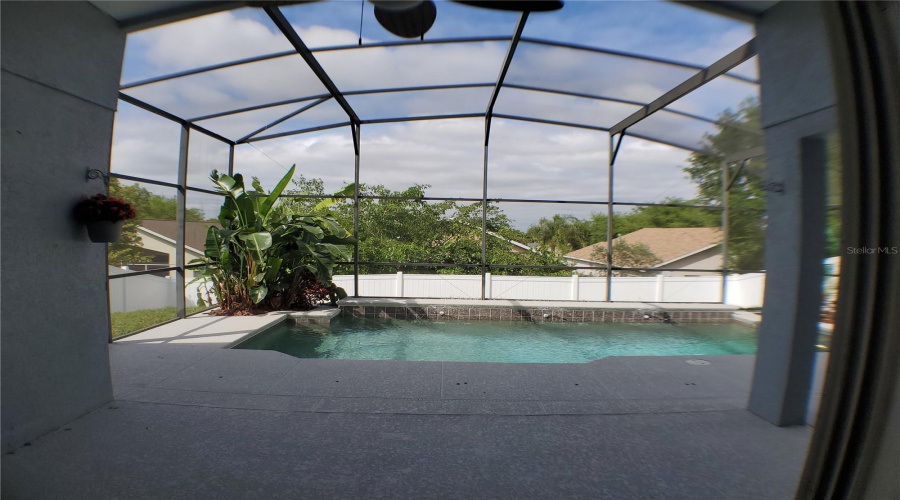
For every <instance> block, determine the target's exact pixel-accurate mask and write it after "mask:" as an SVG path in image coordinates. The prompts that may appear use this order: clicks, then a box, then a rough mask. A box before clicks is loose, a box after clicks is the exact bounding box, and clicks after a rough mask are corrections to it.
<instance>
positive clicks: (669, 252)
mask: <svg viewBox="0 0 900 500" xmlns="http://www.w3.org/2000/svg"><path fill="white" fill-rule="evenodd" d="M619 241H624V242H626V243H629V244H632V245H633V244H638V243H640V244H643V245H646V246H647V248H649V249H650V251H651V252H653V254H654V255H656V256H657V257H658V258H659V259H660V260H661V261H662V264H668V263H670V262H672V261H674V260H678V259H679V258H682V257H687V256H688V255H691V254H695V253H697V252H698V251H700V250H705V249H707V248H710V247H713V246H715V245H718V244H719V243H721V242H722V231H721V230H720V229H719V228H716V227H645V228H643V229H638V230H637V231H635V232H633V233H628V234H626V235H623V236H620V237H618V238H616V239H614V240H613V246H615V245H616V243H617V242H619ZM605 249H606V242H605V241H603V242H600V243H594V244H593V245H589V246H586V247H584V248H579V249H578V250H575V251H573V252H569V253H567V254H566V255H565V256H566V257H567V258H570V259H577V260H584V261H593V262H596V259H594V258H592V257H591V254H593V253H594V251H595V250H598V251H601V252H602V251H604V250H605Z"/></svg>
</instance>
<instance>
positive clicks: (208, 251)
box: [203, 226, 228, 260]
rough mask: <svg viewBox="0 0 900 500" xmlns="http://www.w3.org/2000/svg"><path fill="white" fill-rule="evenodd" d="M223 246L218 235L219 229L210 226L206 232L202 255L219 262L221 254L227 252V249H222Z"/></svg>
mask: <svg viewBox="0 0 900 500" xmlns="http://www.w3.org/2000/svg"><path fill="white" fill-rule="evenodd" d="M223 246H224V242H223V240H222V237H221V236H220V235H219V228H217V227H213V226H210V228H209V229H207V230H206V246H205V247H204V252H203V254H204V255H206V256H207V257H208V258H210V259H216V260H221V259H222V253H223V252H227V251H228V250H227V249H223V248H222V247H223Z"/></svg>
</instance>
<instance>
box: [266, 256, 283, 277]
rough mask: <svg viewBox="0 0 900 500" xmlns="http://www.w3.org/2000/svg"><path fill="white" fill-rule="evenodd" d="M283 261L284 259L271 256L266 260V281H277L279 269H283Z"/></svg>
mask: <svg viewBox="0 0 900 500" xmlns="http://www.w3.org/2000/svg"><path fill="white" fill-rule="evenodd" d="M282 262H284V261H283V260H282V259H280V258H278V257H269V260H267V261H266V275H265V281H266V283H272V282H274V281H275V278H276V277H277V276H278V271H280V270H281V263H282Z"/></svg>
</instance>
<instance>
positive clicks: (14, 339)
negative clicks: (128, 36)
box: [0, 2, 125, 450]
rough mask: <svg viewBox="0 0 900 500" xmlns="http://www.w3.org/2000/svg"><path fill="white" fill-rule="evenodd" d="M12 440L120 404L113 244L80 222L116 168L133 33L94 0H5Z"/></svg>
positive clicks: (7, 359)
mask: <svg viewBox="0 0 900 500" xmlns="http://www.w3.org/2000/svg"><path fill="white" fill-rule="evenodd" d="M0 14H2V15H0V19H2V30H0V31H2V58H0V60H2V64H0V67H2V77H0V79H2V83H0V85H2V123H3V135H2V142H3V148H2V165H3V168H2V181H0V193H2V214H3V226H2V254H3V259H2V278H3V279H2V296H3V301H2V316H3V328H2V346H3V347H2V440H3V449H4V450H8V449H11V448H15V447H17V446H20V445H21V444H23V443H24V442H26V441H28V440H30V439H33V438H35V437H37V436H39V435H41V434H44V433H46V432H49V431H51V430H53V429H55V428H58V427H59V426H61V425H63V424H65V423H66V422H68V421H70V420H72V419H73V418H76V417H78V416H79V415H82V414H84V413H86V412H89V411H91V410H93V409H95V408H97V407H98V406H100V405H102V404H104V403H105V402H107V401H109V400H110V399H111V398H112V389H111V385H110V375H109V359H108V355H107V338H108V335H109V325H108V322H107V303H106V280H105V275H106V257H105V246H104V245H101V244H95V243H90V242H89V241H88V238H87V234H86V232H85V229H84V228H83V227H82V226H80V225H79V224H77V223H75V222H74V221H73V220H72V217H71V211H72V207H73V205H74V204H75V203H76V202H77V201H78V200H79V199H80V198H82V197H84V196H86V195H90V194H93V193H97V192H101V191H102V190H103V185H102V183H101V182H100V181H97V180H94V181H91V182H86V181H85V170H86V167H93V168H99V169H102V170H106V169H108V166H109V155H110V138H111V135H112V123H113V116H114V111H115V107H116V99H117V94H116V92H117V87H118V81H119V73H120V70H121V61H122V53H123V50H124V45H125V35H124V34H123V33H122V32H121V31H120V30H119V29H118V27H117V26H116V25H115V23H114V22H113V21H112V20H111V19H110V18H109V17H108V16H106V15H105V14H103V13H101V12H100V11H99V10H97V9H96V8H95V7H93V6H92V5H90V4H88V3H86V2H2V3H0Z"/></svg>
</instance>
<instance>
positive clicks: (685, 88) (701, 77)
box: [609, 38, 756, 135]
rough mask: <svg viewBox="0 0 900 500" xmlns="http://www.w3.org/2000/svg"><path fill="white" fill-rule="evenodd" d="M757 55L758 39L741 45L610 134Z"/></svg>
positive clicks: (629, 118) (625, 120)
mask: <svg viewBox="0 0 900 500" xmlns="http://www.w3.org/2000/svg"><path fill="white" fill-rule="evenodd" d="M755 55H756V39H755V38H754V39H752V40H750V41H749V42H747V43H745V44H744V45H741V46H740V47H738V48H737V49H735V50H734V51H732V52H731V53H729V54H728V55H726V56H725V57H723V58H721V59H719V60H718V61H716V62H714V63H712V64H711V65H710V66H709V67H708V68H706V69H703V70H701V71H699V72H697V74H696V75H694V76H692V77H690V78H688V79H687V80H685V81H684V82H682V83H681V84H679V85H678V86H676V87H675V88H673V89H672V90H670V91H668V92H666V93H665V94H663V95H662V96H660V97H659V98H657V99H656V100H654V101H653V102H651V103H650V104H648V105H646V106H644V107H643V108H641V109H639V110H637V111H635V112H634V113H633V114H632V115H631V116H629V117H628V118H625V119H624V120H622V121H621V122H619V123H617V124H616V125H613V126H612V128H610V129H609V132H610V133H611V134H613V135H615V134H618V133H620V132H623V131H624V130H625V129H627V128H629V127H632V126H634V125H635V124H637V123H639V122H640V121H641V120H643V119H645V118H647V117H649V116H650V115H652V114H653V113H656V112H657V111H659V110H661V109H663V108H665V107H666V106H668V105H670V104H672V103H673V102H675V101H677V100H678V99H681V98H682V97H684V96H686V95H687V94H689V93H691V92H693V91H695V90H697V89H698V88H700V87H702V86H703V85H706V84H707V83H709V82H710V81H712V80H713V79H715V78H716V77H718V76H721V75H724V74H725V73H726V72H727V71H728V70H730V69H732V68H734V67H735V66H737V65H739V64H741V63H742V62H744V61H746V60H747V59H750V58H751V57H753V56H755Z"/></svg>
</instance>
